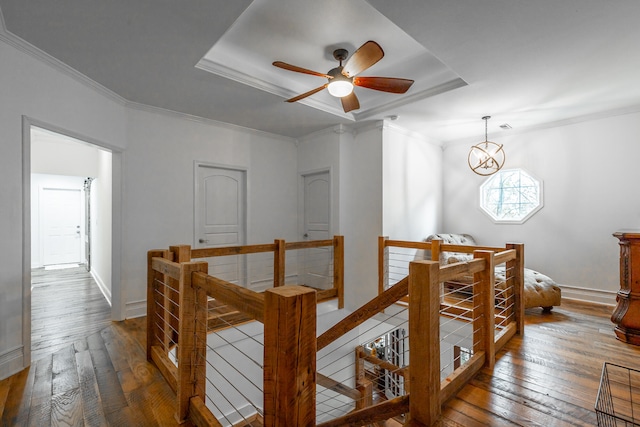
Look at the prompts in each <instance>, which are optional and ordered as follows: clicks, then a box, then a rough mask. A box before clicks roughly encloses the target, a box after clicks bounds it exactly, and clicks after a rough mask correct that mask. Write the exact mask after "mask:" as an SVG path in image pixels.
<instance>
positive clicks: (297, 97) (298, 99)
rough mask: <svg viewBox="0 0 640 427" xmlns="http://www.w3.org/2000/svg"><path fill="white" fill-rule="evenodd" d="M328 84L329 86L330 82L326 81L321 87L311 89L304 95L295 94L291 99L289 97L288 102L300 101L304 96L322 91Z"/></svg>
mask: <svg viewBox="0 0 640 427" xmlns="http://www.w3.org/2000/svg"><path fill="white" fill-rule="evenodd" d="M327 86H329V83H325V84H323V85H322V86H320V87H317V88H315V89H311V90H310V91H309V92H305V93H303V94H302V95H298V96H294V97H293V98H291V99H287V102H296V101H300V100H301V99H303V98H306V97H307V96H311V95H313V94H314V93H318V92H320V91H321V90H322V89H324V88H326V87H327Z"/></svg>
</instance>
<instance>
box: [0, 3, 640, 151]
mask: <svg viewBox="0 0 640 427" xmlns="http://www.w3.org/2000/svg"><path fill="white" fill-rule="evenodd" d="M0 11H1V12H2V17H3V18H4V27H5V31H6V32H7V33H8V36H11V37H14V36H15V37H17V38H19V39H22V40H24V41H26V42H28V43H29V44H31V45H33V46H35V47H37V48H39V49H40V50H42V51H44V52H46V53H47V54H49V55H51V56H53V57H55V58H57V59H58V60H60V61H62V62H63V63H65V64H66V65H68V66H70V67H72V68H74V69H75V70H77V71H79V72H80V73H82V74H84V75H85V76H87V77H89V78H90V79H92V80H94V81H95V82H97V83H99V84H100V85H102V86H104V87H106V88H108V89H109V90H111V91H113V92H115V93H116V94H118V95H119V96H121V97H123V98H125V99H126V100H128V101H130V102H133V103H139V104H144V105H150V106H153V107H158V108H163V109H167V110H171V111H176V112H180V113H184V114H189V115H192V116H197V117H203V118H207V119H212V120H217V121H221V122H226V123H232V124H235V125H239V126H245V127H248V128H252V129H258V130H262V131H266V132H271V133H275V134H279V135H284V136H289V137H294V138H297V137H301V136H304V135H307V134H309V133H311V132H314V131H317V130H320V129H324V128H327V127H329V126H332V125H335V124H339V123H353V122H362V121H365V120H373V119H382V118H384V117H387V116H398V119H397V122H396V123H397V124H398V125H399V126H401V127H404V128H406V129H408V130H411V131H415V132H417V133H420V134H423V135H426V136H429V137H432V138H434V139H437V140H440V141H442V142H448V141H455V140H459V139H465V138H473V137H482V136H483V135H482V133H483V131H484V123H483V121H482V120H481V117H482V116H484V115H491V116H493V118H492V120H491V121H490V123H489V133H490V134H496V135H499V132H500V129H499V125H501V124H503V123H509V124H510V125H511V126H512V127H513V129H514V131H517V130H525V129H530V128H535V127H541V126H545V125H549V124H552V123H561V122H567V121H575V120H581V119H583V118H587V117H599V116H605V115H609V114H618V113H623V112H629V111H640V85H638V84H637V82H636V75H637V72H638V69H640V55H638V54H637V53H636V52H637V49H638V43H639V42H640V26H639V25H637V18H638V17H640V2H638V1H637V0H617V1H615V2H612V1H602V0H563V1H557V0H536V1H527V0H491V1H483V2H479V1H477V0H475V1H474V0H460V1H455V2H454V1H445V0H441V1H424V0H394V1H384V0H368V1H365V0H349V1H346V0H342V1H333V0H331V1H329V0H314V1H311V0H254V1H250V0H234V1H228V0H227V1H224V0H181V1H172V0H135V1H131V2H125V1H121V0H120V1H108V2H107V1H104V0H58V1H55V2H52V1H50V0H30V1H29V2H25V1H23V0H0ZM367 40H375V41H377V42H378V43H379V44H380V45H381V46H382V48H383V49H384V50H385V57H384V58H383V59H382V60H381V61H380V62H379V63H377V64H375V65H374V66H373V67H371V68H370V69H369V70H366V71H365V72H363V73H362V75H369V76H373V75H376V76H388V77H403V78H410V79H413V80H415V84H414V85H413V87H412V88H411V89H410V90H409V91H408V92H407V93H406V94H404V95H396V94H388V93H381V92H376V91H372V90H369V89H365V88H356V91H357V94H358V97H359V98H360V104H361V106H362V108H361V109H359V110H356V111H354V112H353V113H349V114H345V113H343V112H342V109H341V108H340V103H339V100H337V99H335V98H332V97H331V96H330V95H328V94H327V93H326V91H323V92H320V93H318V94H316V95H313V96H311V97H309V98H307V99H305V100H304V101H301V102H297V103H294V104H288V103H285V102H283V101H284V100H285V99H286V98H289V97H291V96H294V95H297V94H299V93H302V92H306V91H307V90H310V89H312V88H314V87H317V86H320V85H322V84H323V83H324V80H323V79H322V78H319V77H314V76H308V75H303V74H299V73H293V72H289V71H286V70H282V69H278V68H276V67H273V66H272V65H271V63H272V62H273V61H275V60H281V61H284V62H288V63H290V64H294V65H298V66H301V67H304V68H309V69H313V70H316V71H320V72H323V73H324V72H326V71H328V70H329V69H330V68H333V67H334V66H336V65H337V64H336V62H335V60H334V59H333V57H332V55H331V53H332V51H333V50H334V49H336V48H338V47H341V48H346V49H347V50H349V51H350V53H353V51H354V50H355V49H356V48H357V47H358V46H360V45H361V44H363V43H364V42H366V41H367Z"/></svg>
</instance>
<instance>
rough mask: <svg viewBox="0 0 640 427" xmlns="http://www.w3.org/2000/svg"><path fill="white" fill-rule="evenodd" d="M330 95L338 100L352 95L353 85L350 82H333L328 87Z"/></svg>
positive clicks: (334, 80)
mask: <svg viewBox="0 0 640 427" xmlns="http://www.w3.org/2000/svg"><path fill="white" fill-rule="evenodd" d="M327 89H328V90H329V93H330V94H331V95H333V96H335V97H336V98H342V97H343V96H347V95H350V94H351V92H353V83H351V82H350V81H348V80H339V79H338V80H336V79H333V80H331V83H329V86H328V87H327Z"/></svg>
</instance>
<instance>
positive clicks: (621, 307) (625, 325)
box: [611, 230, 640, 345]
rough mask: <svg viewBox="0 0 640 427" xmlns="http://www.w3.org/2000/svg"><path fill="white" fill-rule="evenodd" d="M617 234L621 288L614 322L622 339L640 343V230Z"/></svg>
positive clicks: (612, 316) (636, 343)
mask: <svg viewBox="0 0 640 427" xmlns="http://www.w3.org/2000/svg"><path fill="white" fill-rule="evenodd" d="M613 235H614V237H616V238H618V240H619V244H620V290H619V291H618V295H617V296H616V301H617V306H616V308H615V310H614V311H613V314H612V315H611V321H612V322H613V323H614V324H615V325H616V327H615V329H614V331H615V333H616V337H617V338H618V339H619V340H620V341H623V342H626V343H630V344H635V345H640V230H636V231H631V230H629V231H627V230H625V231H619V232H617V233H614V234H613Z"/></svg>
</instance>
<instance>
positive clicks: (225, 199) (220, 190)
mask: <svg viewBox="0 0 640 427" xmlns="http://www.w3.org/2000/svg"><path fill="white" fill-rule="evenodd" d="M194 209H195V228H196V229H195V244H194V247H196V248H205V247H216V246H217V247H220V246H238V245H244V244H246V213H245V211H246V172H245V171H243V170H237V169H226V168H221V167H213V166H208V165H203V164H198V165H196V197H195V207H194ZM244 270H245V261H244V256H243V255H238V256H229V257H224V258H221V259H216V260H209V274H211V275H215V276H217V277H220V278H221V279H224V280H227V281H230V282H234V283H238V284H240V285H245V279H244V278H245V276H246V275H245V274H244Z"/></svg>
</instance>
